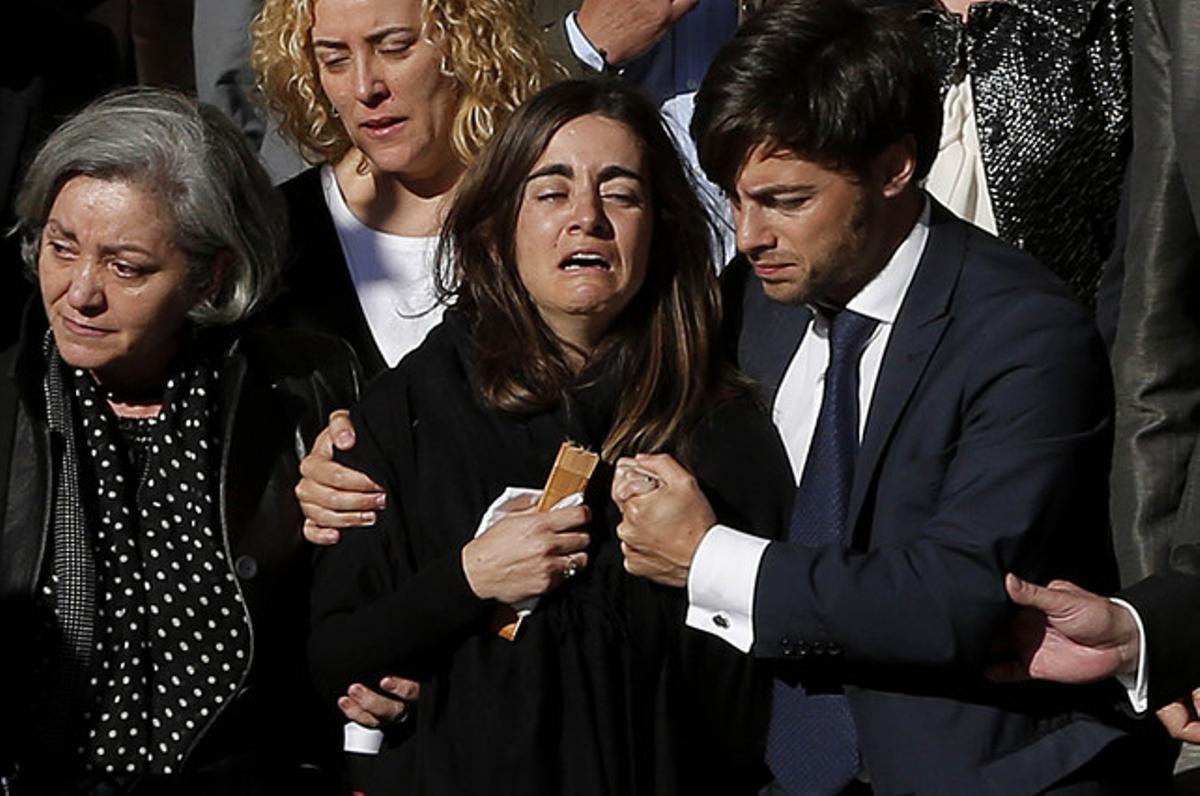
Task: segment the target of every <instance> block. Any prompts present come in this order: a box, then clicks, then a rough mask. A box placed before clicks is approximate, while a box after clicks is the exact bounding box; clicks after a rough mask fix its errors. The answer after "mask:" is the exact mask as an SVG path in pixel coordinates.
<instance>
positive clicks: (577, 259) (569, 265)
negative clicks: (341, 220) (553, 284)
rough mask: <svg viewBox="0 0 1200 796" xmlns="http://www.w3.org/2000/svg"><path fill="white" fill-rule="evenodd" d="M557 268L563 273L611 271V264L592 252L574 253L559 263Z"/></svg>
mask: <svg viewBox="0 0 1200 796" xmlns="http://www.w3.org/2000/svg"><path fill="white" fill-rule="evenodd" d="M558 267H559V268H560V269H561V270H563V271H581V270H584V269H596V270H601V271H611V270H612V264H611V263H609V261H608V260H607V259H605V258H604V257H602V256H601V255H599V254H595V253H593V252H576V253H575V254H572V255H571V256H570V257H568V258H566V259H565V260H563V261H562V262H561V263H559V264H558Z"/></svg>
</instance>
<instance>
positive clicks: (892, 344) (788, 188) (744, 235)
mask: <svg viewBox="0 0 1200 796" xmlns="http://www.w3.org/2000/svg"><path fill="white" fill-rule="evenodd" d="M918 35H919V34H916V33H914V32H913V31H912V30H911V28H910V27H909V25H908V20H906V19H905V18H903V16H902V11H900V10H898V9H897V4H895V3H887V2H886V0H865V2H853V1H852V0H781V1H780V2H778V3H775V4H773V5H771V6H770V7H768V9H767V10H766V11H764V12H762V13H761V14H759V15H758V16H757V17H756V18H754V19H752V20H751V21H750V22H749V23H747V24H746V25H744V26H743V27H742V29H741V30H740V31H739V33H738V35H737V36H736V37H735V38H734V39H733V41H732V42H731V43H730V44H728V45H727V46H726V47H725V48H724V49H723V50H722V51H721V52H720V54H719V55H718V56H717V58H716V60H715V61H714V63H713V65H712V67H711V69H710V71H709V73H708V75H707V76H706V77H705V80H704V83H703V84H702V86H701V88H700V91H699V94H698V97H697V101H696V115H695V119H694V121H693V124H692V133H693V135H694V137H695V138H696V141H697V145H698V151H699V153H700V161H701V164H702V166H703V167H704V170H705V171H706V172H707V174H708V176H709V177H710V179H712V180H713V182H715V183H716V184H718V185H720V186H721V187H722V188H723V190H724V191H725V192H726V193H727V194H728V196H729V197H730V198H731V199H732V201H733V204H734V211H735V213H734V215H735V218H736V221H737V243H738V248H739V250H740V251H741V252H742V254H743V257H742V258H741V261H740V262H737V263H735V264H734V265H733V266H731V267H730V269H729V270H728V272H727V273H726V276H725V288H726V294H727V312H728V313H729V315H730V317H729V322H730V326H731V329H732V333H733V335H734V336H735V338H736V351H737V357H738V360H739V364H740V365H741V367H742V368H743V369H744V370H745V371H746V372H747V373H748V374H749V375H751V376H752V377H753V378H754V379H756V380H757V382H758V383H759V384H760V385H761V389H762V396H763V399H764V401H765V402H766V403H767V404H768V405H769V406H771V407H772V410H773V413H774V417H775V421H776V425H777V427H778V428H779V430H780V432H781V436H782V437H783V439H784V442H785V445H786V447H787V449H788V453H789V456H790V458H791V461H792V465H793V470H794V474H795V476H796V479H797V481H798V484H799V485H798V488H797V504H796V508H795V513H794V516H793V518H792V522H791V527H790V528H789V529H788V531H787V534H786V539H785V540H784V541H781V542H767V541H766V540H763V539H759V538H757V537H753V536H750V535H747V534H744V533H741V532H739V531H738V530H736V529H732V528H726V527H723V526H719V525H715V524H714V520H713V514H712V511H711V509H710V507H709V506H708V504H707V502H706V501H705V499H704V497H703V495H702V494H701V492H700V491H699V490H698V489H697V487H696V484H695V482H694V481H693V480H692V478H691V477H690V475H689V474H688V473H687V471H686V470H684V469H683V468H682V467H681V466H680V465H678V464H677V463H676V462H675V461H674V460H673V459H671V457H670V456H668V455H665V454H660V455H643V456H639V457H638V458H637V460H636V462H635V464H636V465H637V467H640V468H641V470H642V471H644V474H648V475H650V476H652V477H653V479H654V480H652V483H654V482H656V483H657V484H658V486H657V488H656V489H653V490H652V491H649V492H644V493H643V494H638V495H636V496H634V497H627V495H628V494H629V493H628V492H624V491H622V490H621V483H620V479H618V483H617V484H616V485H615V489H614V493H615V494H619V496H620V497H619V498H618V502H619V503H620V504H621V506H622V509H623V511H624V515H625V519H624V522H623V523H622V525H621V527H620V529H619V534H620V535H621V538H622V541H623V543H624V550H625V555H626V568H627V569H628V570H629V571H630V572H632V573H634V574H638V575H643V576H646V577H650V578H652V579H654V580H656V581H658V582H660V583H663V584H667V585H671V586H678V587H686V588H687V592H688V602H689V608H688V614H687V622H688V624H689V625H691V626H692V627H694V628H696V629H698V630H701V631H704V632H709V633H713V634H715V635H717V636H719V637H721V638H723V639H725V640H726V641H728V642H729V643H730V644H732V645H734V646H736V647H737V648H739V649H741V650H743V651H745V652H748V653H750V654H751V655H753V656H755V657H756V658H760V659H763V660H766V661H770V662H771V664H772V665H773V666H775V667H776V669H775V671H776V674H777V677H776V683H775V686H774V692H773V695H772V712H773V715H772V723H771V730H770V738H769V741H768V764H769V766H770V768H771V771H772V773H773V775H774V777H775V782H774V784H773V785H772V786H771V787H770V788H769V789H768V792H772V793H839V792H855V791H862V790H864V789H865V788H866V787H867V786H866V785H865V784H864V782H865V781H868V780H869V783H870V785H869V787H870V789H872V790H873V791H874V792H876V793H912V792H917V793H926V792H937V793H995V794H1020V793H1040V792H1047V791H1051V792H1060V793H1107V792H1125V791H1124V790H1123V788H1125V787H1126V786H1125V785H1124V784H1122V780H1121V777H1122V776H1123V775H1128V774H1129V773H1130V772H1132V771H1134V769H1133V767H1127V766H1124V765H1123V761H1124V760H1127V759H1128V758H1129V756H1130V755H1131V754H1132V748H1131V747H1132V744H1133V743H1134V740H1135V739H1133V738H1131V737H1130V736H1128V735H1127V734H1126V733H1125V732H1124V731H1122V730H1121V729H1118V728H1117V727H1115V726H1113V725H1111V724H1109V723H1106V722H1105V721H1102V720H1099V719H1096V718H1092V717H1090V716H1089V715H1087V711H1086V706H1087V705H1088V704H1100V703H1101V702H1104V703H1108V702H1110V701H1111V700H1109V699H1108V697H1107V696H1106V695H1101V694H1096V693H1092V692H1087V691H1076V692H1071V691H1067V690H1064V689H1063V688H1062V687H1060V686H1050V685H1047V684H1039V685H1030V684H1020V685H1005V686H1001V685H996V684H991V683H989V682H987V681H986V680H985V678H984V677H983V670H984V668H985V665H986V663H987V660H988V656H989V651H990V644H991V642H992V640H993V639H994V638H995V637H996V636H998V635H999V634H1000V632H1001V630H1002V629H1003V628H1004V625H1005V623H1006V620H1007V618H1008V617H1009V616H1010V613H1011V610H1012V608H1011V604H1010V603H1009V602H1008V600H1007V597H1006V594H1005V591H1004V587H1003V573H1005V572H1007V571H1014V572H1017V573H1019V574H1021V575H1023V576H1025V577H1028V578H1032V579H1035V580H1046V579H1049V578H1050V577H1068V578H1071V579H1073V580H1075V581H1076V582H1084V583H1086V584H1087V585H1089V586H1090V587H1092V588H1104V587H1106V586H1108V587H1111V586H1113V585H1114V583H1115V563H1114V559H1113V555H1112V551H1111V546H1110V543H1109V541H1108V536H1107V526H1106V518H1105V514H1106V499H1105V496H1106V477H1107V471H1108V462H1109V447H1110V443H1111V413H1112V395H1111V388H1110V380H1109V375H1108V369H1107V364H1106V359H1105V353H1104V349H1103V346H1102V344H1101V342H1100V340H1099V339H1098V336H1097V334H1096V332H1095V330H1094V327H1093V324H1092V323H1091V321H1090V319H1089V317H1088V315H1087V314H1086V312H1085V311H1084V310H1083V309H1082V308H1081V307H1080V306H1078V305H1077V304H1076V303H1075V301H1074V300H1073V299H1072V298H1071V297H1070V295H1069V294H1068V292H1067V291H1066V289H1065V288H1064V287H1063V286H1062V285H1061V284H1060V283H1059V282H1058V281H1057V280H1056V279H1055V278H1054V277H1053V276H1051V274H1050V272H1049V271H1048V270H1046V269H1044V268H1043V267H1042V266H1041V265H1039V264H1038V263H1037V262H1035V261H1034V260H1032V259H1031V258H1030V257H1029V256H1027V255H1025V254H1023V253H1021V252H1019V251H1018V250H1016V249H1014V248H1012V247H1010V246H1008V245H1006V244H1004V243H1002V242H1001V241H999V240H997V239H996V238H994V237H992V236H990V235H988V234H986V233H984V232H982V231H980V230H978V229H976V228H974V227H972V226H970V225H968V224H966V223H964V222H962V221H959V220H956V219H955V218H954V217H953V216H952V215H951V214H950V213H949V212H948V211H947V210H945V209H944V208H942V207H941V206H939V205H938V204H937V203H936V202H934V201H932V200H931V199H930V198H929V197H928V196H927V195H926V194H925V193H924V191H922V190H921V188H920V187H919V184H920V181H921V179H922V178H923V177H924V175H925V174H926V173H927V171H928V169H929V166H930V164H931V162H932V160H933V158H934V156H935V155H936V152H937V145H938V138H939V129H940V120H941V109H940V103H939V99H938V92H937V88H936V85H935V82H934V77H933V76H932V73H931V71H930V68H929V66H928V64H927V63H926V62H925V60H924V55H923V48H922V47H921V42H920V40H919V38H918ZM625 472H633V471H632V470H625ZM851 719H852V720H851ZM856 750H859V751H861V759H860V758H859V757H858V756H857V754H856ZM1160 769H1161V770H1160ZM1136 774H1137V776H1138V779H1137V780H1136V782H1137V784H1138V785H1139V786H1141V787H1143V788H1149V789H1150V790H1151V791H1153V790H1154V787H1155V783H1156V782H1157V780H1156V779H1155V778H1156V777H1165V776H1167V775H1168V774H1169V770H1168V766H1166V765H1165V764H1164V765H1163V766H1159V767H1158V768H1155V767H1154V766H1151V765H1148V764H1147V763H1146V762H1145V761H1144V760H1143V761H1142V762H1141V763H1140V764H1139V765H1138V767H1137V768H1136Z"/></svg>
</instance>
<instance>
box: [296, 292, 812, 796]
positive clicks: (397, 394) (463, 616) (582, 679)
mask: <svg viewBox="0 0 1200 796" xmlns="http://www.w3.org/2000/svg"><path fill="white" fill-rule="evenodd" d="M466 362H467V337H466V329H465V323H464V321H463V319H462V318H461V316H459V315H458V314H457V313H455V312H454V311H450V312H448V313H447V315H446V321H445V322H444V323H443V324H442V325H441V326H439V327H438V328H437V329H435V330H434V331H433V332H431V333H430V335H429V337H428V338H427V340H426V341H425V343H424V344H423V345H422V346H421V347H420V348H419V349H417V351H415V352H414V353H413V354H411V355H410V356H409V357H408V358H406V359H405V360H404V361H402V362H401V363H400V364H399V365H398V366H397V367H396V368H395V369H393V370H391V371H388V372H387V373H385V374H384V375H382V376H381V377H380V378H379V379H377V381H376V382H375V383H374V384H373V386H372V388H371V389H370V390H369V392H368V393H367V395H366V397H365V398H364V400H363V401H362V403H361V404H359V406H358V407H356V408H355V410H354V412H353V418H354V423H355V427H356V429H357V432H358V443H357V445H356V447H355V448H354V450H353V451H351V452H349V454H347V455H344V456H342V458H343V459H344V460H345V462H346V463H348V464H350V465H352V466H354V467H355V468H358V469H361V470H364V471H365V472H367V473H368V474H370V475H371V476H372V477H373V478H374V479H375V480H376V481H377V482H379V483H380V484H383V485H384V486H385V488H386V489H387V492H388V500H389V503H388V508H387V509H386V510H384V511H383V512H381V514H380V518H379V522H378V524H377V525H376V526H375V527H374V528H372V529H362V530H357V531H354V532H350V533H347V534H345V535H344V536H343V539H342V541H341V543H339V544H338V545H336V546H334V547H331V548H328V549H326V550H324V551H323V552H322V553H321V554H320V560H319V562H318V571H317V578H316V581H317V582H316V584H315V588H314V594H313V606H314V624H313V634H312V638H311V641H310V653H311V657H312V663H313V668H314V673H315V675H316V677H317V678H318V681H319V684H320V685H321V687H322V688H323V689H324V690H325V691H326V692H327V695H328V698H329V699H331V700H332V699H334V698H336V697H337V696H338V695H340V694H343V693H345V690H346V688H347V687H348V686H349V685H350V684H351V683H353V682H362V683H366V684H374V683H376V682H377V681H378V680H379V678H380V677H381V676H383V675H385V674H397V675H404V676H408V677H414V678H417V679H419V680H420V681H421V697H420V701H419V704H418V707H417V714H416V719H415V721H416V727H415V731H414V733H413V737H412V738H411V739H409V740H408V741H407V742H406V743H405V749H404V757H405V761H406V762H405V765H404V766H403V767H402V768H401V770H400V771H398V772H397V774H396V776H397V780H398V781H396V782H395V783H394V786H395V787H394V789H395V791H396V792H401V791H402V792H404V793H489V794H495V793H514V794H540V793H545V794H558V793H573V794H590V793H595V794H608V793H611V794H635V793H658V794H669V793H679V792H691V791H692V790H700V789H702V790H708V791H713V788H716V790H715V791H713V792H722V793H737V792H747V793H749V792H754V791H755V790H756V789H757V787H758V786H759V785H760V784H761V777H762V776H763V775H764V773H765V772H764V770H763V768H762V764H761V762H760V761H761V759H762V742H763V729H764V727H765V701H764V699H763V697H764V695H765V691H763V689H762V686H763V685H764V684H765V682H766V681H765V680H764V679H762V678H761V677H760V675H759V673H758V672H757V671H755V670H754V668H753V664H752V663H751V662H750V660H749V658H747V657H745V656H742V655H741V654H740V653H738V652H737V651H736V650H734V649H733V648H732V647H729V646H727V645H725V644H724V643H723V642H721V641H719V640H718V639H716V638H714V637H712V636H709V635H707V634H704V633H698V632H695V631H691V630H689V629H687V628H686V627H685V626H684V612H685V609H686V595H685V593H684V592H683V590H678V589H667V588H664V587H660V586H657V585H655V584H653V583H651V582H649V581H646V580H642V579H639V578H634V577H632V576H630V575H628V574H627V573H626V572H625V571H624V568H623V564H622V558H621V553H620V546H619V543H618V541H617V539H616V536H615V531H614V529H615V527H616V524H617V523H618V522H619V520H620V517H619V513H618V512H617V510H616V507H615V506H614V505H613V504H612V502H611V500H610V499H609V497H608V492H609V486H610V484H611V478H612V470H611V467H608V466H606V465H601V467H600V468H598V470H597V473H596V474H595V475H594V476H593V478H592V482H591V485H590V486H589V489H588V493H587V496H586V499H587V503H588V505H589V506H590V507H591V509H592V516H593V521H592V524H591V527H590V532H591V534H592V543H591V546H590V548H589V550H588V553H589V566H588V567H587V568H586V569H584V570H582V571H581V572H580V574H579V575H578V576H577V577H575V578H572V579H571V580H570V581H569V582H567V583H565V584H564V585H563V586H562V587H560V588H558V589H556V590H554V591H552V592H550V593H549V594H547V595H545V596H543V597H542V599H541V602H540V604H539V605H538V607H537V608H536V610H534V612H533V614H532V615H531V616H529V617H528V618H527V619H526V620H525V622H524V623H523V625H522V627H521V632H520V635H519V637H518V638H517V640H516V641H515V642H509V641H505V640H503V639H500V638H498V637H495V636H494V635H492V634H491V633H489V632H488V630H487V622H488V619H489V617H490V614H491V612H492V610H493V607H494V604H493V603H492V602H491V601H485V600H481V599H479V598H477V597H476V596H475V595H474V593H473V592H472V591H471V589H470V587H469V585H468V584H467V581H466V577H465V575H464V574H463V571H462V565H461V559H460V553H461V549H462V547H463V545H464V544H465V543H466V542H468V541H469V540H470V539H471V538H472V536H473V534H474V532H475V529H476V526H477V525H478V523H479V519H480V517H481V516H482V515H483V513H484V511H485V510H486V508H487V507H488V506H489V505H490V504H491V503H492V501H493V500H494V499H495V498H496V497H497V496H498V495H499V494H500V493H501V492H502V491H503V490H504V489H505V487H507V486H523V487H533V488H540V487H541V485H542V484H543V482H544V480H545V478H546V475H547V473H548V472H549V470H550V467H551V464H552V463H553V460H554V456H555V454H556V452H557V451H558V447H559V444H560V443H561V442H562V441H563V440H564V439H571V440H574V441H575V442H578V443H580V444H584V445H587V446H589V447H591V448H592V449H593V450H598V449H599V447H600V445H601V443H602V441H603V439H604V437H605V435H606V433H607V430H608V428H609V425H610V423H611V420H612V410H613V407H614V405H615V399H616V396H617V391H618V390H619V389H620V388H621V385H620V384H619V380H618V379H617V378H616V377H615V374H611V373H607V372H605V368H604V367H603V366H602V365H601V366H600V367H598V368H593V369H592V370H590V371H589V373H588V374H585V376H587V377H588V378H585V379H584V381H585V382H587V383H585V384H584V385H582V386H580V387H579V388H578V389H577V390H576V391H575V392H574V393H573V394H572V396H571V399H570V400H568V401H566V402H564V403H563V404H562V405H560V406H559V407H557V408H556V409H555V410H554V411H547V412H543V413H540V414H535V415H532V416H521V417H517V416H513V415H511V414H504V413H501V412H498V411H496V410H493V409H490V408H486V407H484V406H482V405H481V404H480V403H479V402H478V400H477V399H476V397H475V392H474V391H473V390H472V388H471V386H470V383H469V378H468V367H467V365H466ZM691 451H692V454H693V455H692V456H691V457H690V458H689V464H691V466H692V469H693V470H694V471H695V472H696V475H697V480H698V481H699V482H700V484H701V486H702V487H703V488H704V490H705V492H706V493H707V494H708V496H709V498H710V500H711V501H712V503H713V507H714V510H715V511H716V513H717V515H718V517H719V518H720V520H721V521H722V522H725V523H728V524H731V525H734V526H736V527H739V528H749V529H751V530H753V531H754V532H757V533H760V534H763V535H764V536H774V535H777V534H778V532H779V531H780V530H781V529H782V528H784V527H785V523H786V517H787V511H788V509H789V508H790V501H791V496H792V491H793V488H794V487H793V485H792V483H791V478H790V471H789V470H788V467H787V463H786V458H785V455H784V452H783V448H782V445H781V443H780V442H779V440H778V437H777V436H776V434H775V430H774V428H773V427H772V426H771V424H770V421H769V419H768V418H767V417H766V415H765V413H763V412H762V411H761V410H760V409H759V408H758V407H757V406H756V405H755V404H754V402H753V400H752V399H750V398H746V399H738V400H733V401H730V402H728V403H726V404H725V405H724V406H722V407H721V408H719V409H717V410H715V411H714V414H713V416H712V417H711V418H709V419H708V421H707V422H706V423H705V424H704V425H703V428H701V429H700V430H699V431H698V432H697V434H696V436H695V440H694V445H693V447H692V448H691Z"/></svg>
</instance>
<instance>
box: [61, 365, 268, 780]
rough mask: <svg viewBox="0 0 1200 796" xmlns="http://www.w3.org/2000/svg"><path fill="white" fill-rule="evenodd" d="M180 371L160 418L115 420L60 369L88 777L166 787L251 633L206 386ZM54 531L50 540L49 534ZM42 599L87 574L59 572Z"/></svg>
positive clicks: (226, 688)
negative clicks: (86, 611) (82, 589)
mask: <svg viewBox="0 0 1200 796" xmlns="http://www.w3.org/2000/svg"><path fill="white" fill-rule="evenodd" d="M216 381H217V373H216V371H215V369H214V368H213V367H212V365H211V364H209V363H205V362H190V363H187V364H186V365H185V366H184V367H183V368H181V369H180V370H179V371H178V372H176V373H175V375H173V376H172V377H171V378H170V379H169V380H168V382H167V385H166V391H165V394H164V396H163V409H162V411H161V412H160V413H159V414H158V415H157V416H156V417H152V418H145V419H136V420H130V419H124V418H123V419H118V418H117V417H116V416H115V415H113V413H112V412H111V410H110V409H109V405H108V397H109V396H107V395H106V394H105V393H104V392H103V390H102V389H101V388H100V387H99V386H97V385H96V383H95V381H94V380H93V379H92V378H91V377H90V376H89V375H88V374H87V373H85V372H84V371H82V370H77V369H69V368H68V369H65V371H64V372H63V382H64V383H63V387H64V389H65V391H66V393H67V397H68V399H69V403H70V404H71V405H72V406H71V408H72V409H73V410H74V412H75V415H76V423H75V430H76V445H77V446H78V449H79V453H78V472H79V490H80V492H81V494H82V503H83V507H84V517H85V523H86V528H87V534H88V537H89V540H90V545H88V547H89V552H90V554H91V555H90V557H91V569H92V570H93V572H94V603H95V613H94V620H93V627H92V630H91V636H92V639H93V644H94V648H93V650H92V652H91V655H90V661H89V663H88V667H87V682H86V689H85V690H86V693H87V698H86V700H85V701H84V703H83V705H82V709H83V716H82V718H83V723H84V724H85V725H86V728H87V729H86V733H85V734H84V738H83V740H82V743H81V744H79V746H78V749H77V752H78V753H79V755H80V756H81V757H82V759H83V760H84V764H85V767H86V768H87V769H89V770H91V771H96V772H104V773H110V774H116V775H136V774H145V773H149V774H171V773H175V772H177V771H178V769H179V765H180V763H181V762H182V759H183V757H184V756H185V754H186V752H187V750H188V749H189V747H190V746H191V744H192V742H193V741H194V740H195V739H196V738H197V736H198V733H199V732H200V731H201V730H202V729H203V728H204V727H205V726H206V725H207V724H208V722H209V721H210V720H211V719H212V717H213V715H214V714H215V713H216V712H217V711H219V710H220V708H221V706H222V704H224V702H225V701H226V700H228V699H229V698H230V697H231V696H232V694H233V692H234V691H235V690H236V689H237V687H238V685H239V683H240V681H241V678H242V674H243V672H244V670H245V669H246V666H247V664H248V656H249V648H250V633H249V625H248V623H247V619H246V614H245V610H244V608H243V605H242V602H241V594H240V592H239V590H238V584H237V581H236V578H235V576H234V575H233V572H232V570H231V568H230V565H229V561H228V557H227V554H226V550H225V545H224V540H223V536H222V533H221V529H220V520H219V517H220V515H219V499H220V494H219V480H218V465H219V461H220V456H219V452H218V447H219V438H218V436H217V433H216V432H217V422H216V418H217V415H216V408H217V400H216V393H215V391H214V390H215V385H216ZM56 531H57V527H56ZM58 550H59V546H58V545H56V547H55V552H56V560H55V567H54V569H55V573H54V577H53V578H52V580H51V583H50V584H49V586H50V590H51V591H52V592H62V593H64V594H66V593H70V592H71V589H69V588H67V587H66V583H65V582H64V581H65V580H78V579H79V578H80V577H81V576H83V577H86V575H87V572H86V569H87V568H86V567H85V568H80V567H78V566H72V565H71V562H60V561H59V560H58Z"/></svg>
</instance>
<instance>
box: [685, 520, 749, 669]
mask: <svg viewBox="0 0 1200 796" xmlns="http://www.w3.org/2000/svg"><path fill="white" fill-rule="evenodd" d="M768 544H770V541H769V540H767V539H763V538H761V537H759V536H751V535H750V534H748V533H742V532H741V531H735V530H734V529H732V528H727V527H725V526H724V525H714V526H713V527H712V528H709V530H708V533H706V534H705V535H704V538H703V539H701V540H700V546H699V547H697V548H696V555H695V556H694V557H693V558H692V566H691V570H690V572H689V573H688V584H687V586H688V611H687V625H688V627H692V628H695V629H696V630H702V631H704V632H706V633H712V634H713V635H714V636H717V637H718V638H721V639H724V640H725V641H726V642H728V643H729V644H732V645H733V646H734V647H736V648H737V649H739V650H741V651H742V652H749V651H750V647H751V646H753V644H754V587H755V584H756V583H757V581H758V565H759V564H760V563H761V562H762V557H763V553H765V552H766V550H767V545H768Z"/></svg>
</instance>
